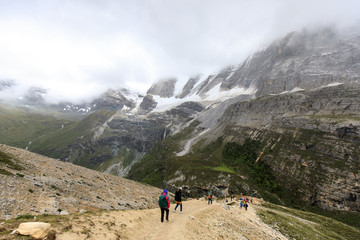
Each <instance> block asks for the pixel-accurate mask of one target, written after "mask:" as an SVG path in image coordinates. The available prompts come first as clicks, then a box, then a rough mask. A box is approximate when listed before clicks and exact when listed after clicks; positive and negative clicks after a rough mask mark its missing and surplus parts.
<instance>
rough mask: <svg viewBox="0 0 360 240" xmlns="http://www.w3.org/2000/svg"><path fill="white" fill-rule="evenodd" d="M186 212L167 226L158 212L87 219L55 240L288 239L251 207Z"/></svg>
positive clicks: (193, 207) (194, 203)
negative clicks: (267, 223) (266, 222)
mask: <svg viewBox="0 0 360 240" xmlns="http://www.w3.org/2000/svg"><path fill="white" fill-rule="evenodd" d="M173 207H174V206H173V205H172V206H171V209H173ZM183 212H184V213H183V214H180V213H179V210H177V212H176V213H174V212H173V211H170V217H169V219H170V221H169V222H166V221H165V222H164V223H161V222H160V210H159V208H156V209H147V210H129V211H120V212H119V211H111V212H107V213H106V214H101V215H98V216H97V217H95V216H86V215H84V216H82V217H81V218H80V219H79V220H78V221H76V222H73V223H72V229H71V231H67V232H62V233H60V234H57V235H56V239H63V240H65V239H66V240H75V239H287V238H286V237H284V236H283V235H282V234H281V233H280V232H278V231H277V230H274V229H272V228H271V227H270V226H268V225H266V224H265V223H264V222H263V221H261V220H260V218H259V217H257V215H256V212H255V209H254V208H253V207H252V206H250V207H249V208H248V211H245V209H240V208H239V207H237V206H235V205H234V206H227V205H225V204H223V203H216V202H215V203H213V204H212V205H208V204H207V202H206V201H204V200H190V201H185V202H183ZM61 231H62V230H61V229H57V230H56V232H61Z"/></svg>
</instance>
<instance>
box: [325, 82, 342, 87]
mask: <svg viewBox="0 0 360 240" xmlns="http://www.w3.org/2000/svg"><path fill="white" fill-rule="evenodd" d="M343 84H344V83H340V82H333V83H330V84H328V85H326V86H324V87H336V86H339V85H343Z"/></svg>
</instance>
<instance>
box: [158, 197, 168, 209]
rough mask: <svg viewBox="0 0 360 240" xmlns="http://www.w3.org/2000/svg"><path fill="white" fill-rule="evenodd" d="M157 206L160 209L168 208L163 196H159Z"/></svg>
mask: <svg viewBox="0 0 360 240" xmlns="http://www.w3.org/2000/svg"><path fill="white" fill-rule="evenodd" d="M159 206H160V207H161V208H167V207H168V202H167V200H166V196H165V195H160V197H159Z"/></svg>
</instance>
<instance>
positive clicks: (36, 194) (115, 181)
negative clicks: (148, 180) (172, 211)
mask: <svg viewBox="0 0 360 240" xmlns="http://www.w3.org/2000/svg"><path fill="white" fill-rule="evenodd" d="M0 182H1V184H0V189H1V191H0V206H1V211H0V218H1V219H9V218H15V217H17V216H20V215H26V214H31V215H40V214H60V215H66V214H69V213H79V212H85V211H90V210H92V211H94V210H99V209H108V210H109V209H141V208H153V207H155V206H157V202H156V199H157V197H158V195H159V193H161V190H160V189H158V188H155V187H151V186H146V185H143V184H140V183H137V182H134V181H130V180H127V179H123V178H120V177H117V176H114V175H109V174H104V173H100V172H97V171H93V170H90V169H87V168H83V167H80V166H76V165H73V164H71V163H64V162H61V161H58V160H55V159H51V158H48V157H44V156H41V155H38V154H34V153H31V152H28V151H26V150H22V149H18V148H14V147H9V146H6V145H0Z"/></svg>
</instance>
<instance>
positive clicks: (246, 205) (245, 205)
mask: <svg viewBox="0 0 360 240" xmlns="http://www.w3.org/2000/svg"><path fill="white" fill-rule="evenodd" d="M244 207H245V210H246V211H247V208H248V204H247V202H245V204H244Z"/></svg>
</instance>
